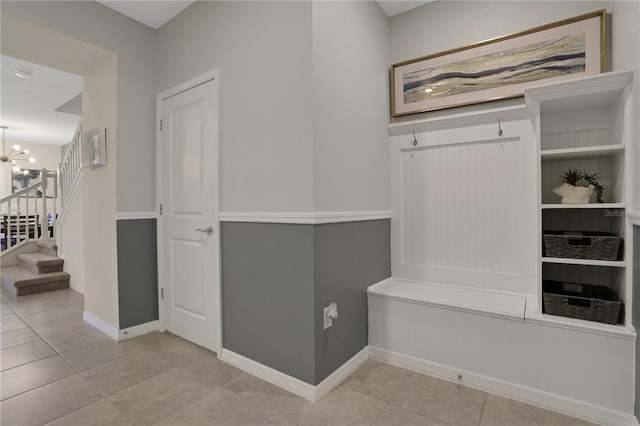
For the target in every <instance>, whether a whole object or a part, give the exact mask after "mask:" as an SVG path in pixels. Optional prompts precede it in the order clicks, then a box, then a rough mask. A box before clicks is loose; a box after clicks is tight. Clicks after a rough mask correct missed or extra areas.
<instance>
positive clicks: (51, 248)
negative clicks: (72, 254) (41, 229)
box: [37, 240, 58, 256]
mask: <svg viewBox="0 0 640 426" xmlns="http://www.w3.org/2000/svg"><path fill="white" fill-rule="evenodd" d="M37 244H38V247H39V249H40V252H41V253H44V254H48V255H50V256H57V255H58V245H57V244H56V240H38V241H37Z"/></svg>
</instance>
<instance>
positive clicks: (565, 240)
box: [544, 232, 622, 260]
mask: <svg viewBox="0 0 640 426" xmlns="http://www.w3.org/2000/svg"><path fill="white" fill-rule="evenodd" d="M621 241H622V238H620V237H618V236H615V235H613V234H608V233H605V232H589V233H586V232H545V234H544V249H545V254H546V256H548V257H567V258H571V259H594V260H617V259H618V252H619V251H620V243H621Z"/></svg>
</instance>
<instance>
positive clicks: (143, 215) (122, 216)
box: [116, 212, 158, 220]
mask: <svg viewBox="0 0 640 426" xmlns="http://www.w3.org/2000/svg"><path fill="white" fill-rule="evenodd" d="M157 218H158V214H157V213H156V212H118V213H116V220H139V219H157Z"/></svg>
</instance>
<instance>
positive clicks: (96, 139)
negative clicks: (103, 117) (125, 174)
mask: <svg viewBox="0 0 640 426" xmlns="http://www.w3.org/2000/svg"><path fill="white" fill-rule="evenodd" d="M83 148H84V152H85V155H84V157H85V167H98V166H104V165H105V164H107V129H105V128H104V127H98V128H96V129H93V130H90V131H88V132H87V133H85V135H84V146H83Z"/></svg>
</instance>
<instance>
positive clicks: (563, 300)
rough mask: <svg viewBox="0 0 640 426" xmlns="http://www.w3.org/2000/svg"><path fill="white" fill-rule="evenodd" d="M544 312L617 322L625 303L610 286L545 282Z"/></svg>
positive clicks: (543, 290) (611, 322)
mask: <svg viewBox="0 0 640 426" xmlns="http://www.w3.org/2000/svg"><path fill="white" fill-rule="evenodd" d="M542 297H543V301H544V313H545V314H550V315H559V316H563V317H569V318H577V319H583V320H588V321H597V322H604V323H607V324H617V323H618V316H619V315H620V310H621V309H622V302H621V301H620V299H619V298H618V296H617V295H616V294H615V293H614V292H613V291H611V289H609V288H608V287H605V286H601V285H592V284H577V283H563V282H559V281H544V283H543V284H542Z"/></svg>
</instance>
